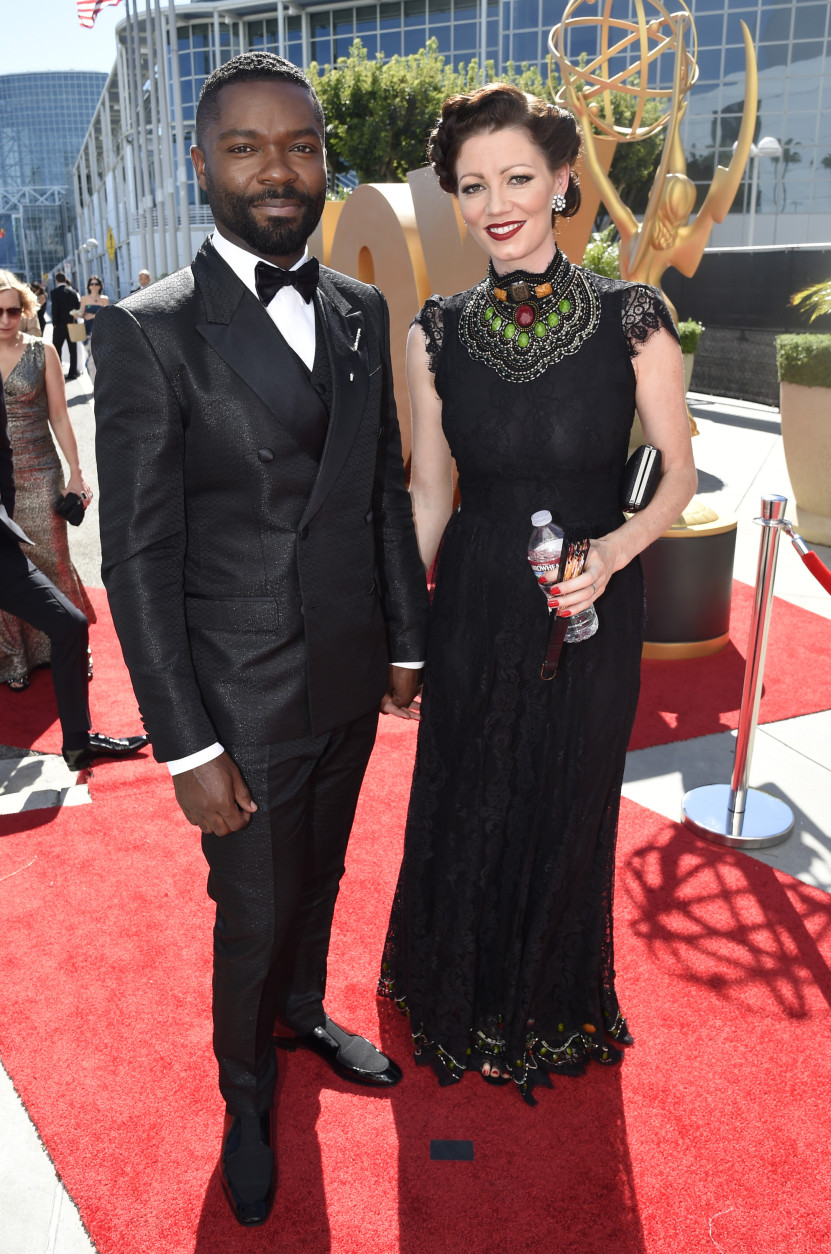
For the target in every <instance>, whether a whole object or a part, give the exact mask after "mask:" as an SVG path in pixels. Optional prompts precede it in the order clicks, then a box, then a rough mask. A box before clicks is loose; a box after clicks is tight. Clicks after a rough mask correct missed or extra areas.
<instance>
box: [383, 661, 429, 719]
mask: <svg viewBox="0 0 831 1254" xmlns="http://www.w3.org/2000/svg"><path fill="white" fill-rule="evenodd" d="M420 687H421V671H420V670H417V671H415V670H411V669H410V668H409V667H408V666H391V667H390V686H389V689H388V690H387V692H385V693H384V696H383V697H382V698H381V713H382V714H394V715H395V717H396V718H415V719H418V718H419V717H420V713H419V710H418V709H417V708H416V709H411V708H410V706H411V705H412V703H413V700H414V699H415V696H416V693H417V692H418V690H419V688H420Z"/></svg>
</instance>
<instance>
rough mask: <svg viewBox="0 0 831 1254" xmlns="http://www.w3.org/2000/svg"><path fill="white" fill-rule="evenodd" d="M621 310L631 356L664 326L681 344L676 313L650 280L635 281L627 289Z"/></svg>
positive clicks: (624, 332)
mask: <svg viewBox="0 0 831 1254" xmlns="http://www.w3.org/2000/svg"><path fill="white" fill-rule="evenodd" d="M621 313H622V321H623V334H624V335H625V336H626V342H627V344H628V345H629V356H630V357H636V356H637V355H638V353H639V352H640V350H641V349H642V348H643V346H644V344H645V343H646V342H647V340H649V339H651V338H652V336H653V335H654V334H655V332H656V331H660V330H661V328H663V329H664V330H665V331H669V333H670V335H671V336H672V337H673V339H674V340H675V341H676V342H677V343H679V344H680V343H681V339H680V336H679V335H678V330H677V328H676V326H675V323H674V322H673V320H672V314H671V313H670V312H669V310H668V309H667V306H666V304H665V302H664V301H663V300H662V299H661V295H660V293H659V292H658V290H657V288H654V287H649V286H648V285H647V284H646V283H635V284H633V286H632V287H629V288H627V289H626V291H625V292H624V293H623V308H622V311H621Z"/></svg>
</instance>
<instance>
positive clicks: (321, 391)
mask: <svg viewBox="0 0 831 1254" xmlns="http://www.w3.org/2000/svg"><path fill="white" fill-rule="evenodd" d="M315 391H316V392H317V394H318V396H325V395H326V384H325V383H316V384H315Z"/></svg>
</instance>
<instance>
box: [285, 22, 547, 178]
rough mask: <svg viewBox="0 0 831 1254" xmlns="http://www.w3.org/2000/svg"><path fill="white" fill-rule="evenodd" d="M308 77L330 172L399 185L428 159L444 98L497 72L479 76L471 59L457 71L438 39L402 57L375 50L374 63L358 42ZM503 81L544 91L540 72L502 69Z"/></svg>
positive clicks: (311, 69)
mask: <svg viewBox="0 0 831 1254" xmlns="http://www.w3.org/2000/svg"><path fill="white" fill-rule="evenodd" d="M308 72H309V78H310V79H311V81H312V85H313V86H314V88H315V91H316V92H317V94H318V95H319V97H320V100H321V103H322V105H323V109H324V112H325V114H326V147H327V159H328V161H329V165H330V168H331V169H332V171H333V173H335V174H342V173H345V172H346V171H348V170H353V171H354V172H355V174H356V175H357V176H358V179H359V181H360V182H362V183H399V182H403V181H404V180H405V179H406V177H407V171H408V170H415V169H417V168H418V167H419V166H422V165H424V163H425V161H426V147H427V138H428V136H429V134H430V132H431V130H432V129H433V127H434V126H435V124H436V119H437V118H438V116H439V114H440V113H441V106H442V102H443V101H444V100H446V99H447V97H448V96H452V95H455V94H456V93H458V92H464V91H471V90H472V89H473V88H474V87H477V86H478V85H479V84H481V83H482V82H489V81H491V80H493V79H494V78H495V77H496V74H495V72H494V66H493V63H492V62H488V64H487V65H486V67H485V72H484V74H483V73H482V71H481V70H480V68H479V64H478V62H477V61H476V60H473V61H470V62H469V63H468V64H467V65H465V64H464V63H463V62H460V63H459V66H458V68H457V69H455V70H454V69H453V67H452V66H451V65H449V64H447V62H446V61H445V58H444V56H443V55H442V54H441V53H440V52H439V50H438V43H437V41H436V40H435V39H431V40H429V42H428V44H427V46H426V48H422V50H421V51H420V52H416V53H413V54H412V55H410V56H407V57H398V56H395V57H390V58H389V60H387V59H386V58H385V57H384V56H383V55H379V56H377V57H375V58H373V59H372V60H370V59H369V57H368V56H367V52H366V48H365V47H364V46H363V44H362V43H361V41H360V39H356V40H355V42H354V43H353V45H352V47H351V48H350V50H349V55H348V56H346V57H339V58H338V61H337V64H336V65H334V66H331V65H327V66H325V67H323V69H321V67H320V66H319V65H318V64H317V63H316V62H312V64H311V65H310V66H309V71H308ZM502 81H504V82H512V83H516V84H517V86H519V87H521V88H522V90H523V91H529V92H533V93H535V94H538V95H542V94H547V91H546V88H545V86H544V84H543V81H542V78H541V76H540V73H539V71H538V70H537V69H535V68H532V67H530V66H528V65H527V64H523V65H522V66H521V67H520V68H519V69H518V70H517V69H516V68H515V67H514V66H513V65H512V64H510V65H508V66H506V72H505V74H503V75H502Z"/></svg>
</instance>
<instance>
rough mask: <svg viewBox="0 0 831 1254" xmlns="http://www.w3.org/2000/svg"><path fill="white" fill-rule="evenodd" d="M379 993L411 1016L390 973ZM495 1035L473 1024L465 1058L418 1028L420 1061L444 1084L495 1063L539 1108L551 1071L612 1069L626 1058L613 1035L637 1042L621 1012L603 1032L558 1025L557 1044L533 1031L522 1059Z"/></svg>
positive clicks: (591, 1027)
mask: <svg viewBox="0 0 831 1254" xmlns="http://www.w3.org/2000/svg"><path fill="white" fill-rule="evenodd" d="M378 996H379V997H386V998H388V999H389V1000H390V1001H393V1002H395V1005H396V1006H397V1007H398V1009H399V1010H400V1011H401V1013H402V1014H404V1015H406V1016H407V1017H408V1018H410V1009H409V1007H408V1005H407V1000H406V998H405V997H401V996H399V995H398V994H397V993H396V989H395V981H394V980H393V979H391V978H390V977H388V976H382V977H381V978H380V980H379V981H378ZM495 1026H496V1029H497V1031H498V1030H499V1029H500V1028H502V1027H503V1025H502V1023H501V1022H500V1021H497V1023H496V1025H495ZM492 1033H493V1029H492V1028H491V1029H490V1032H485V1031H484V1030H482V1029H481V1028H471V1029H470V1044H469V1045H468V1048H467V1051H466V1056H465V1057H464V1058H463V1059H459V1058H454V1057H453V1055H452V1054H451V1053H449V1052H448V1051H447V1050H446V1049H445V1048H444V1047H443V1046H442V1045H441V1044H440V1043H439V1042H438V1041H432V1040H430V1039H429V1037H428V1036H427V1035H425V1033H424V1031H423V1030H422V1028H421V1027H419V1028H417V1029H414V1030H413V1032H412V1037H413V1050H414V1052H415V1058H416V1062H417V1063H422V1064H424V1063H432V1064H433V1067H434V1070H435V1071H436V1073H437V1075H438V1078H439V1082H440V1083H441V1084H444V1085H446V1084H456V1083H458V1082H459V1080H461V1078H462V1076H463V1075H464V1073H465V1072H466V1071H478V1070H479V1069H480V1067H481V1065H482V1063H483V1062H486V1061H487V1062H490V1063H491V1064H493V1065H495V1066H497V1067H498V1069H499V1070H500V1071H502V1072H505V1071H508V1072H510V1074H511V1078H512V1079H513V1081H514V1083H515V1084H516V1086H517V1088H518V1089H519V1092H520V1094H521V1095H522V1097H523V1098H524V1099H525V1101H526V1102H527V1103H528V1104H529V1105H531V1106H533V1105H535V1104H536V1099H535V1098H534V1097H533V1095H532V1089H533V1088H534V1087H535V1086H536V1085H538V1084H542V1085H545V1086H546V1087H548V1088H550V1087H551V1080H550V1078H549V1073H551V1072H553V1073H554V1074H559V1075H572V1076H576V1075H581V1074H582V1073H583V1071H584V1070H585V1068H586V1065H587V1064H588V1063H589V1062H597V1063H600V1064H601V1066H606V1067H613V1066H616V1065H617V1064H619V1063H620V1062H621V1061H622V1058H623V1054H622V1052H621V1051H620V1050H619V1049H616V1048H615V1046H613V1045H611V1044H610V1043H609V1041H608V1039H607V1038H608V1037H611V1038H612V1039H614V1040H616V1041H620V1042H621V1043H623V1044H632V1037H631V1036H630V1034H629V1029H628V1026H627V1023H626V1020H625V1019H624V1017H623V1015H622V1014H621V1012H620V1011H619V1010H618V1012H617V1014H616V1016H615V1017H614V1018H612V1017H611V1016H608V1017H607V1016H606V1015H605V1014H604V1023H603V1028H602V1029H601V1030H598V1028H597V1027H596V1026H595V1025H594V1024H592V1023H584V1024H582V1025H581V1026H580V1027H577V1028H574V1029H573V1030H567V1029H566V1027H565V1024H564V1023H560V1024H558V1025H557V1036H558V1039H557V1041H556V1042H554V1043H550V1042H548V1041H546V1040H544V1039H543V1038H542V1037H539V1036H537V1035H536V1033H534V1032H533V1031H529V1032H528V1033H527V1034H526V1037H525V1046H524V1050H523V1055H522V1057H521V1058H517V1059H509V1058H508V1047H507V1042H506V1040H505V1039H504V1037H502V1036H498V1035H493V1034H492Z"/></svg>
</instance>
